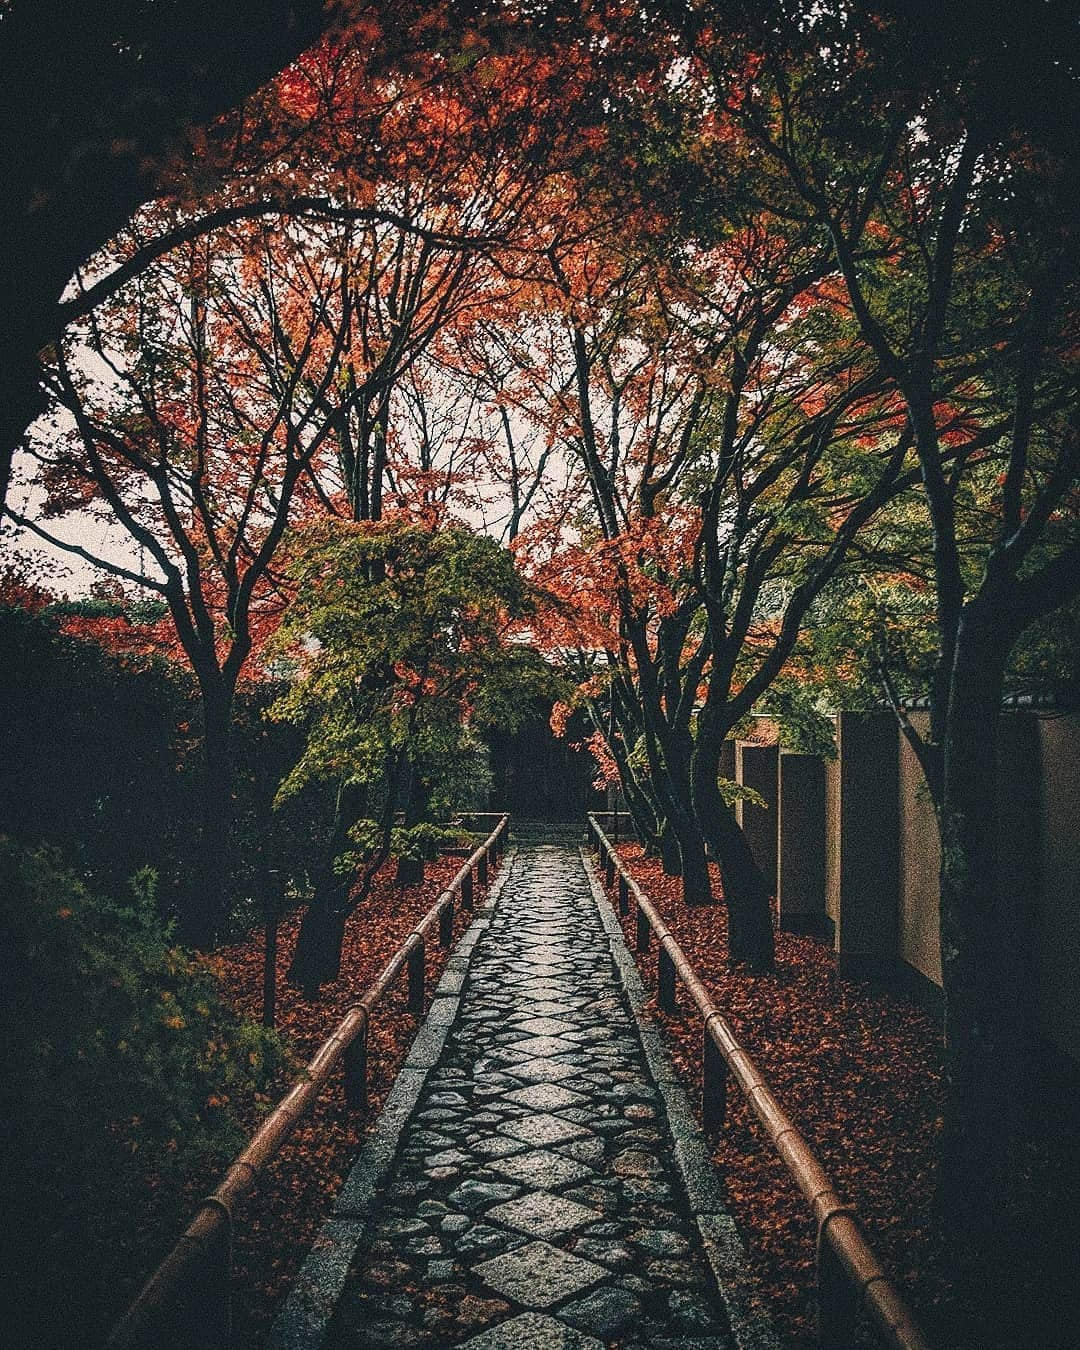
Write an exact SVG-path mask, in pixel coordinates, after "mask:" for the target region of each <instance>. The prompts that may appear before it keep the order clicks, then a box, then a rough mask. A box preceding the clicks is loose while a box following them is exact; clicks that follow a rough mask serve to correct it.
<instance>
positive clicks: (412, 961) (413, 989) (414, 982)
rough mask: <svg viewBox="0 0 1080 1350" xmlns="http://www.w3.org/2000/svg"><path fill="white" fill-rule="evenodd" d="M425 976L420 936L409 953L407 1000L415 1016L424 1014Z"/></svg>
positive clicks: (422, 940)
mask: <svg viewBox="0 0 1080 1350" xmlns="http://www.w3.org/2000/svg"><path fill="white" fill-rule="evenodd" d="M425 976H426V971H425V953H424V939H423V938H421V939H420V940H419V942H418V943H417V944H416V946H415V947H414V948H413V949H412V951H411V952H410V953H409V975H408V987H409V994H408V1001H409V1011H410V1012H411V1013H412V1014H413V1015H414V1016H415V1017H423V1015H424V983H425Z"/></svg>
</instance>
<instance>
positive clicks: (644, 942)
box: [637, 905, 649, 952]
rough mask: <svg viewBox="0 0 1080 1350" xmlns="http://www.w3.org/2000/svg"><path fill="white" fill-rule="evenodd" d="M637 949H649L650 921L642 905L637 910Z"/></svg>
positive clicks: (641, 950)
mask: <svg viewBox="0 0 1080 1350" xmlns="http://www.w3.org/2000/svg"><path fill="white" fill-rule="evenodd" d="M637 949H638V951H639V952H647V951H648V950H649V921H648V919H647V918H646V917H645V914H644V911H643V910H642V908H641V906H640V905H638V912H637Z"/></svg>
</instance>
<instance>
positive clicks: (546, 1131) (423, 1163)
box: [328, 845, 733, 1350]
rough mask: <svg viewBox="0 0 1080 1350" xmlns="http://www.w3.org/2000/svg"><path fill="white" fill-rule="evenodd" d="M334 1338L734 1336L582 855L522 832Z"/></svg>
mask: <svg viewBox="0 0 1080 1350" xmlns="http://www.w3.org/2000/svg"><path fill="white" fill-rule="evenodd" d="M512 866H513V871H512V873H511V875H510V877H509V879H508V881H507V884H506V886H505V888H504V890H503V893H502V897H501V899H500V901H499V905H498V909H497V911H496V913H495V916H494V918H493V920H492V922H491V926H490V928H489V929H488V931H487V932H486V934H484V936H483V937H482V938H481V940H480V942H479V943H478V944H477V947H476V951H475V953H474V955H473V960H472V965H471V967H470V974H469V982H468V986H467V988H466V992H465V996H464V999H463V1001H462V1004H461V1009H460V1013H459V1016H458V1020H457V1023H456V1024H455V1026H454V1027H453V1029H452V1031H451V1034H450V1037H449V1039H448V1041H447V1044H446V1048H445V1050H444V1052H443V1055H442V1058H441V1059H440V1061H439V1063H438V1065H437V1066H436V1068H435V1069H434V1070H433V1072H432V1074H431V1076H430V1077H429V1079H428V1081H427V1084H426V1086H425V1089H424V1092H423V1094H422V1096H421V1098H420V1101H419V1103H418V1105H417V1111H416V1114H415V1116H414V1117H413V1119H412V1121H411V1122H410V1124H409V1127H408V1129H407V1130H406V1133H405V1135H404V1136H403V1138H402V1141H401V1151H400V1154H399V1157H398V1160H397V1163H396V1165H395V1168H394V1170H393V1172H392V1173H391V1175H390V1178H389V1181H388V1185H387V1189H386V1197H385V1201H384V1203H383V1205H382V1208H381V1209H380V1211H379V1213H378V1214H377V1216H376V1218H375V1220H374V1222H373V1226H372V1234H371V1239H370V1241H369V1242H368V1244H367V1245H366V1246H365V1245H361V1248H360V1250H359V1252H358V1255H357V1259H356V1262H355V1264H354V1267H353V1270H352V1271H351V1272H350V1275H349V1278H348V1281H347V1283H346V1286H345V1290H344V1293H343V1295H342V1298H341V1301H340V1303H339V1304H338V1310H337V1313H336V1314H335V1317H334V1320H333V1322H332V1324H331V1328H330V1334H329V1337H328V1344H329V1345H331V1346H333V1347H336V1350H346V1348H347V1350H389V1347H395V1348H397V1347H403V1348H407V1347H417V1348H423V1350H432V1348H433V1347H437V1346H455V1345H465V1346H468V1347H469V1348H470V1350H559V1348H560V1347H562V1348H563V1350H600V1348H601V1347H602V1346H619V1347H624V1348H625V1350H644V1348H645V1347H651V1348H653V1350H661V1348H662V1347H670V1348H671V1350H675V1347H682V1350H731V1347H732V1345H733V1342H732V1340H731V1338H730V1335H729V1333H728V1331H727V1328H726V1323H725V1321H724V1316H723V1312H722V1310H721V1309H720V1308H719V1306H718V1301H717V1299H716V1295H715V1290H714V1288H713V1286H712V1284H711V1277H710V1275H709V1274H708V1273H707V1269H706V1266H705V1262H704V1259H703V1257H702V1255H701V1253H700V1250H699V1243H700V1240H699V1239H697V1238H696V1236H695V1230H694V1229H693V1226H692V1223H691V1220H690V1216H689V1214H688V1212H687V1210H686V1202H685V1199H684V1197H683V1194H682V1190H681V1183H680V1181H679V1178H678V1175H677V1173H676V1172H675V1169H674V1167H673V1166H672V1165H670V1164H669V1162H668V1159H669V1158H670V1156H671V1139H670V1135H669V1133H668V1128H667V1122H666V1119H665V1117H664V1112H663V1104H662V1101H661V1098H660V1096H659V1094H658V1093H657V1091H656V1088H655V1087H654V1085H653V1083H652V1080H651V1079H650V1077H649V1074H648V1072H647V1069H646V1067H645V1059H644V1054H643V1051H642V1048H641V1042H640V1039H639V1037H638V1034H637V1031H636V1027H635V1024H634V1021H633V1018H632V1016H631V1013H630V1010H629V1008H628V1006H627V1003H626V1000H625V997H624V995H623V993H622V991H621V988H620V986H619V984H618V982H617V979H616V975H615V970H614V967H613V965H612V961H611V957H610V951H609V946H608V939H607V937H606V935H605V933H604V930H603V927H602V925H601V923H600V919H599V916H598V915H597V913H596V907H595V904H594V902H593V899H592V897H591V894H590V891H589V886H588V881H587V878H586V876H585V872H584V869H583V867H582V863H581V859H580V857H579V856H578V854H577V853H576V851H575V850H574V849H572V848H571V847H569V846H558V845H556V846H529V845H526V846H525V847H522V848H520V849H519V851H518V853H517V855H516V857H515V858H514V860H513V864H512Z"/></svg>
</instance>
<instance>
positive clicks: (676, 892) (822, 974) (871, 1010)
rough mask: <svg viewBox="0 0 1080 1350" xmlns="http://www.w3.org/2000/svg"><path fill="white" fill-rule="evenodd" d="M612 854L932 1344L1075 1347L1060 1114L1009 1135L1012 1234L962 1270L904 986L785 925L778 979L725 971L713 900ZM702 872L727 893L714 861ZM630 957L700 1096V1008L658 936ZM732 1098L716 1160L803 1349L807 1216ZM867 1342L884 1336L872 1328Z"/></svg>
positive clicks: (629, 928)
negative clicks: (846, 976)
mask: <svg viewBox="0 0 1080 1350" xmlns="http://www.w3.org/2000/svg"><path fill="white" fill-rule="evenodd" d="M619 852H620V855H621V856H622V858H623V859H624V861H625V862H626V864H627V865H628V868H629V870H630V872H631V873H632V875H633V876H634V878H635V880H636V881H637V882H638V884H639V885H640V886H641V887H642V889H643V890H644V891H645V893H646V894H647V895H648V896H649V897H650V899H651V900H652V901H653V903H654V904H655V905H656V907H657V909H658V910H659V911H660V913H661V914H662V915H663V916H664V919H665V922H666V923H667V925H668V926H669V928H670V929H671V931H672V932H673V933H674V934H675V936H676V938H677V940H678V942H679V944H680V946H681V947H682V948H683V950H684V951H685V953H686V955H687V957H688V958H689V960H690V962H691V964H692V965H693V966H694V968H695V970H696V971H697V972H698V974H699V976H700V977H701V978H702V979H703V981H704V983H705V984H706V986H707V987H708V989H709V991H710V993H711V994H712V997H713V999H714V1000H715V1002H716V1003H717V1004H718V1006H719V1007H720V1008H721V1009H722V1010H723V1011H724V1012H725V1014H726V1016H727V1017H728V1019H729V1021H730V1022H731V1023H732V1025H733V1026H734V1027H735V1029H736V1031H737V1032H738V1034H739V1036H740V1039H741V1040H742V1042H743V1044H744V1046H745V1047H746V1049H747V1050H748V1051H749V1052H750V1054H751V1056H752V1057H753V1058H754V1060H755V1061H756V1063H757V1064H758V1066H759V1068H760V1069H761V1070H762V1071H763V1072H764V1074H765V1077H766V1078H767V1079H768V1081H769V1083H770V1084H771V1086H772V1088H773V1090H774V1092H775V1094H776V1095H777V1097H778V1098H779V1100H780V1101H781V1103H782V1104H783V1105H784V1107H785V1108H786V1110H787V1111H788V1114H789V1115H790V1116H791V1117H792V1118H793V1119H794V1121H795V1123H796V1125H797V1126H798V1127H799V1128H800V1129H801V1130H802V1132H803V1134H804V1135H805V1136H806V1138H807V1140H808V1141H809V1142H810V1144H811V1146H812V1147H813V1148H814V1149H815V1151H816V1152H817V1154H818V1157H819V1158H820V1160H821V1162H822V1163H823V1165H824V1167H825V1170H826V1172H827V1173H828V1174H829V1176H830V1177H831V1178H832V1180H833V1184H834V1185H835V1187H836V1189H837V1191H838V1192H839V1194H840V1196H841V1198H843V1199H845V1200H846V1201H848V1202H849V1203H851V1204H852V1205H853V1206H854V1207H855V1210H856V1213H857V1214H858V1216H859V1218H860V1220H861V1222H862V1224H863V1226H864V1229H865V1231H866V1234H867V1236H868V1238H869V1241H870V1244H871V1246H872V1247H873V1248H874V1250H875V1251H876V1253H877V1255H878V1257H879V1258H880V1260H881V1262H882V1264H883V1265H884V1267H885V1269H886V1271H887V1272H888V1273H889V1274H890V1275H891V1277H892V1278H893V1279H894V1281H895V1282H896V1284H897V1285H898V1286H899V1288H900V1290H901V1292H902V1294H903V1295H904V1297H905V1298H906V1299H907V1300H908V1303H909V1306H910V1307H911V1309H912V1311H913V1313H914V1314H915V1316H916V1319H917V1320H918V1321H919V1322H920V1324H921V1325H922V1327H923V1329H924V1331H925V1332H926V1334H927V1336H928V1339H929V1340H930V1343H931V1344H932V1345H934V1346H938V1347H941V1350H1036V1347H1038V1348H1039V1350H1049V1348H1050V1347H1054V1350H1059V1348H1060V1350H1065V1348H1066V1347H1070V1348H1071V1347H1075V1346H1076V1345H1080V1329H1078V1328H1077V1301H1076V1298H1075V1291H1076V1289H1077V1288H1078V1287H1080V1285H1078V1283H1077V1280H1078V1278H1080V1270H1077V1269H1076V1267H1077V1265H1078V1264H1080V1263H1078V1262H1077V1259H1076V1257H1077V1252H1078V1250H1080V1248H1078V1246H1077V1222H1076V1214H1077V1212H1078V1209H1080V1156H1078V1154H1080V1148H1078V1146H1077V1144H1076V1142H1075V1139H1074V1137H1073V1136H1072V1135H1071V1134H1070V1132H1069V1130H1068V1128H1067V1125H1066V1124H1065V1122H1063V1121H1061V1120H1057V1119H1049V1120H1048V1119H1046V1115H1047V1113H1046V1112H1043V1113H1041V1114H1040V1116H1039V1117H1038V1120H1039V1126H1038V1128H1036V1129H1034V1130H1033V1131H1032V1132H1031V1134H1030V1135H1029V1136H1028V1137H1027V1138H1024V1139H1020V1140H1019V1141H1018V1142H1017V1144H1016V1145H1015V1147H1014V1151H1013V1155H1012V1161H1011V1165H1012V1168H1013V1172H1014V1178H1013V1184H1012V1189H1011V1193H1010V1192H1008V1191H1002V1192H1001V1195H1000V1205H999V1208H998V1209H997V1210H996V1211H995V1212H996V1213H997V1214H998V1216H999V1219H1000V1224H999V1227H1000V1228H1001V1231H1003V1232H1006V1233H1007V1234H1008V1236H1007V1239H1006V1241H1005V1242H1004V1243H1002V1244H1000V1246H999V1248H998V1250H997V1252H996V1254H995V1255H994V1257H993V1258H992V1259H984V1257H985V1252H984V1245H985V1244H983V1242H982V1241H981V1240H980V1238H979V1236H978V1235H976V1237H975V1238H974V1240H973V1242H972V1247H971V1254H970V1255H971V1259H972V1262H973V1273H972V1274H971V1276H970V1278H969V1279H968V1280H966V1281H958V1280H957V1278H956V1263H955V1259H954V1258H953V1257H951V1256H950V1255H948V1254H946V1252H945V1251H944V1249H943V1247H942V1245H941V1243H940V1241H939V1239H938V1237H937V1236H936V1232H935V1227H934V1224H933V1218H932V1201H933V1178H934V1169H935V1164H936V1157H937V1148H938V1141H939V1135H940V1129H941V1112H942V1105H943V1091H942V1081H941V1070H942V1038H941V1030H940V1028H939V1027H938V1026H937V1025H936V1024H935V1022H934V1021H933V1019H932V1018H931V1017H929V1016H928V1015H927V1014H926V1013H925V1012H923V1011H921V1010H920V1009H919V1008H917V1007H915V1006H913V1004H912V1003H911V1002H910V1001H908V1000H907V999H905V998H902V997H900V996H897V995H894V994H891V993H887V992H883V991H881V990H879V989H875V988H874V987H873V986H871V985H869V984H865V983H854V982H852V981H849V980H843V979H841V978H840V977H839V976H838V974H837V969H836V957H835V954H834V953H833V951H832V950H831V949H830V948H827V947H825V946H823V945H822V944H821V943H819V942H815V941H814V940H812V939H810V938H806V937H800V936H797V935H795V934H791V933H778V934H777V968H776V973H775V974H773V975H768V976H761V975H758V976H750V975H747V974H746V973H743V972H741V971H739V970H737V969H736V970H733V969H730V968H729V967H728V963H727V924H726V915H725V911H724V908H723V906H722V905H719V904H718V905H713V906H708V907H703V908H698V907H695V908H687V907H686V906H685V905H684V904H683V903H682V900H681V897H680V883H679V881H678V880H677V879H673V878H670V877H665V876H664V874H663V871H662V868H661V866H660V864H659V862H657V861H655V860H652V859H646V858H643V857H642V851H641V849H640V848H639V847H638V846H637V845H635V844H623V845H620V848H619ZM712 871H713V883H714V893H715V894H716V895H720V894H721V888H720V879H719V875H718V873H717V869H716V868H715V867H714V868H713V869H712ZM612 895H614V893H613V892H612ZM634 922H635V920H634V916H633V914H631V915H629V916H627V917H626V918H624V919H623V920H622V923H623V927H624V931H625V932H626V934H627V938H628V940H629V943H630V946H631V949H633V942H634ZM637 960H638V963H639V965H640V966H641V968H642V973H643V975H644V977H645V982H646V987H647V989H648V990H650V991H651V993H652V995H653V996H652V997H651V998H650V1004H649V1009H650V1012H651V1013H652V1015H653V1016H654V1017H655V1018H656V1020H657V1021H658V1022H659V1023H660V1024H661V1025H662V1027H663V1029H664V1031H665V1033H666V1036H667V1040H668V1046H669V1050H670V1052H671V1054H672V1057H673V1058H674V1060H675V1062H676V1064H677V1066H678V1067H679V1069H680V1071H681V1072H682V1073H683V1074H684V1075H685V1078H686V1080H687V1085H688V1087H689V1088H690V1093H691V1100H692V1101H693V1102H694V1104H695V1108H696V1107H697V1104H698V1103H699V1102H700V1092H701V1019H700V1017H699V1016H698V1015H697V1014H696V1012H695V1011H694V1010H693V1008H692V1005H690V1003H689V999H688V998H687V996H686V995H685V993H684V994H683V1004H684V1011H681V1012H680V1014H679V1015H677V1016H668V1015H666V1014H664V1013H663V1012H662V1011H660V1009H659V1008H658V1007H657V1006H656V1002H655V978H656V947H655V943H653V944H652V949H651V952H650V954H649V955H647V956H640V955H639V956H638V957H637ZM728 1102H729V1109H728V1120H727V1125H726V1128H725V1129H724V1131H723V1132H722V1133H721V1135H720V1136H719V1137H718V1138H717V1139H716V1140H715V1144H714V1150H713V1158H714V1161H715V1162H716V1164H717V1166H718V1167H719V1168H720V1169H721V1171H722V1173H723V1176H724V1180H725V1185H726V1187H727V1191H728V1197H729V1203H730V1206H731V1209H732V1212H733V1214H734V1216H735V1218H736V1220H737V1222H738V1223H739V1226H740V1228H741V1230H742V1232H743V1236H744V1240H745V1242H746V1246H747V1249H748V1253H749V1259H750V1261H751V1264H752V1267H753V1269H754V1272H755V1274H756V1276H757V1278H758V1280H759V1281H760V1283H761V1285H762V1287H763V1290H764V1292H765V1293H766V1295H767V1297H768V1298H769V1300H770V1303H771V1306H772V1308H773V1312H774V1316H775V1319H776V1324H777V1329H778V1331H779V1332H780V1334H781V1337H782V1338H783V1340H784V1342H785V1345H787V1346H789V1347H791V1350H811V1347H814V1346H815V1344H816V1342H815V1338H814V1299H815V1288H814V1227H813V1224H812V1222H811V1220H810V1218H809V1215H808V1206H807V1204H806V1202H805V1201H804V1200H803V1198H802V1196H801V1195H800V1193H799V1192H798V1190H797V1189H796V1187H795V1185H794V1183H793V1182H792V1181H791V1180H790V1179H789V1177H788V1174H787V1170H786V1168H785V1167H784V1164H783V1163H782V1162H781V1161H780V1159H779V1157H778V1156H777V1155H776V1153H775V1152H774V1150H773V1149H772V1146H771V1145H770V1143H769V1141H768V1138H767V1136H766V1134H765V1132H764V1130H763V1129H762V1127H761V1126H760V1125H759V1123H758V1121H757V1119H756V1117H754V1116H753V1114H752V1113H751V1112H750V1111H749V1109H748V1107H747V1106H746V1104H745V1100H744V1099H743V1097H742V1095H741V1093H740V1092H739V1091H738V1088H737V1087H733V1088H732V1089H731V1090H730V1091H729V1095H728ZM988 1184H989V1183H988ZM1070 1233H1071V1234H1072V1237H1071V1239H1070V1236H1069V1234H1070ZM1070 1271H1072V1272H1073V1274H1072V1275H1071V1276H1070ZM864 1338H865V1343H866V1344H867V1345H871V1344H877V1342H876V1341H874V1340H873V1339H872V1338H871V1337H870V1336H869V1334H868V1333H867V1332H866V1331H865V1328H864Z"/></svg>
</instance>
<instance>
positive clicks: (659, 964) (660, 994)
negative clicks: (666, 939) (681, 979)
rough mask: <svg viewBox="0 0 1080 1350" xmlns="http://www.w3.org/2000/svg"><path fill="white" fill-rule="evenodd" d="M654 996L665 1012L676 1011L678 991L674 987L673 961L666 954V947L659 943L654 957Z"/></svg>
mask: <svg viewBox="0 0 1080 1350" xmlns="http://www.w3.org/2000/svg"><path fill="white" fill-rule="evenodd" d="M656 998H657V1002H658V1003H659V1004H660V1006H661V1008H663V1009H664V1011H665V1012H669V1013H673V1012H677V1011H678V1008H679V999H678V993H677V991H676V987H675V962H674V961H672V959H671V957H670V956H669V955H668V952H667V948H666V947H665V946H664V945H663V943H661V944H660V951H659V953H658V954H657V958H656Z"/></svg>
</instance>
